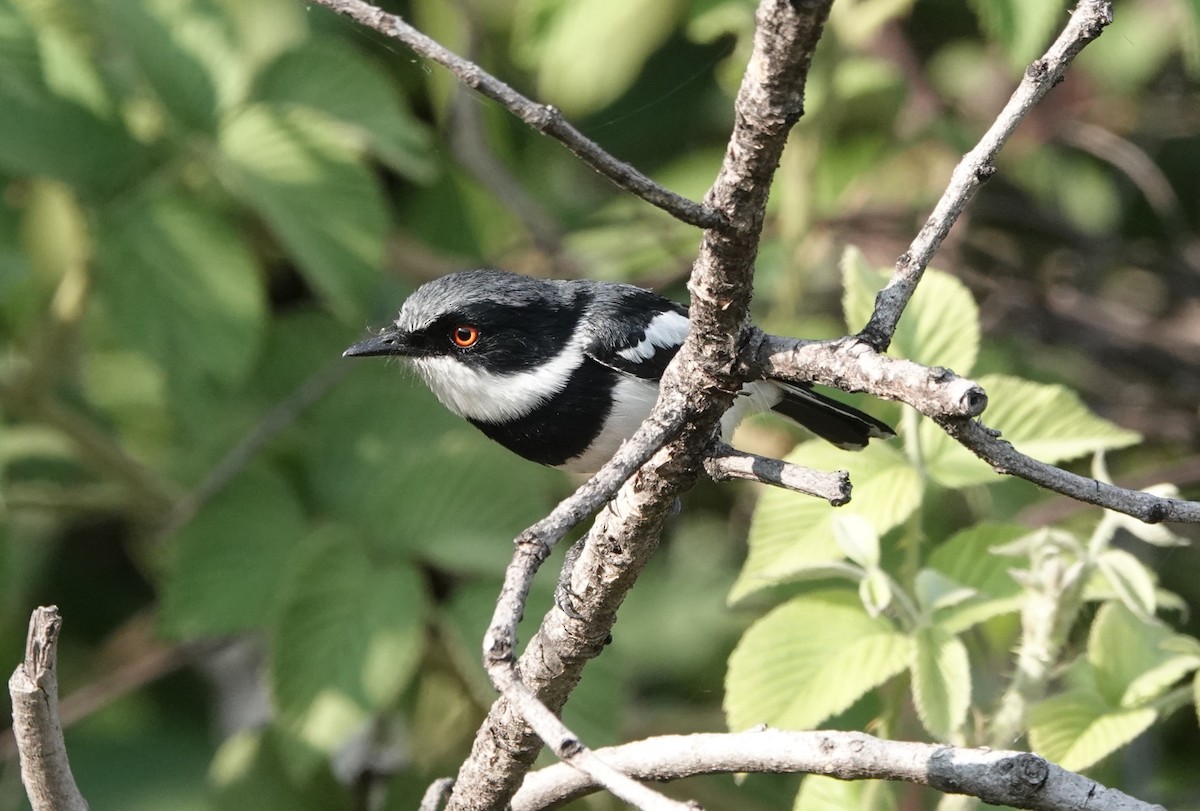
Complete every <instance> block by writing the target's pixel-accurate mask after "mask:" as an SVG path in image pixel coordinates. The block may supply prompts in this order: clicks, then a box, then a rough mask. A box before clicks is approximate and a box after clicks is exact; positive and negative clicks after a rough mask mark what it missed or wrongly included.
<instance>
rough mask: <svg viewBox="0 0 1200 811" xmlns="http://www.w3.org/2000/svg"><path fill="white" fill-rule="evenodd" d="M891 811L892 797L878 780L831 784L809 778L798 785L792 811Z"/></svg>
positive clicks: (888, 787) (889, 789) (825, 779)
mask: <svg viewBox="0 0 1200 811" xmlns="http://www.w3.org/2000/svg"><path fill="white" fill-rule="evenodd" d="M847 808H854V809H857V810H858V811H894V810H895V808H896V795H895V792H894V791H893V789H892V787H891V785H890V784H888V783H886V782H884V781H882V780H835V779H834V778H832V777H825V776H824V775H821V774H810V775H807V776H806V777H805V778H804V782H803V783H801V784H800V793H799V794H797V795H796V803H795V805H793V806H792V811H846V809H847Z"/></svg>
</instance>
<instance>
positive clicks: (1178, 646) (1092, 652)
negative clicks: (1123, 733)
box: [1087, 602, 1200, 707]
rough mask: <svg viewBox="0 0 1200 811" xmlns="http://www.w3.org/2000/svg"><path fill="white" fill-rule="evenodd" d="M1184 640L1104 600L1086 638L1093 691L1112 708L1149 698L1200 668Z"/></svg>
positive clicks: (1194, 654) (1190, 647) (1137, 702)
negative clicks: (1101, 696)
mask: <svg viewBox="0 0 1200 811" xmlns="http://www.w3.org/2000/svg"><path fill="white" fill-rule="evenodd" d="M1189 641H1190V637H1184V636H1182V635H1179V634H1175V633H1174V632H1172V631H1171V629H1170V628H1168V627H1167V626H1165V625H1163V624H1162V623H1160V622H1158V621H1157V620H1151V621H1149V622H1147V621H1145V620H1143V619H1141V618H1139V617H1138V616H1137V615H1135V614H1134V613H1133V612H1132V611H1130V610H1129V609H1128V608H1126V607H1125V605H1123V604H1122V603H1116V602H1111V603H1105V604H1104V605H1102V606H1101V607H1100V610H1099V611H1098V612H1096V619H1095V620H1093V622H1092V628H1091V633H1090V635H1089V637H1088V653H1087V657H1088V662H1089V663H1090V664H1091V665H1092V667H1093V669H1094V671H1095V681H1096V688H1097V690H1098V691H1099V692H1100V694H1101V695H1103V696H1104V698H1105V700H1106V701H1107V702H1108V703H1109V704H1110V705H1112V706H1118V707H1136V706H1138V705H1139V704H1142V703H1144V702H1147V701H1152V700H1153V699H1155V698H1157V697H1158V696H1160V695H1162V693H1163V692H1165V691H1166V690H1167V689H1168V688H1169V687H1171V686H1172V685H1174V684H1176V683H1177V682H1178V681H1179V680H1180V679H1181V678H1183V676H1184V675H1186V674H1187V673H1190V672H1191V671H1193V670H1195V669H1196V668H1197V667H1200V655H1198V654H1197V651H1196V649H1195V647H1194V646H1190V645H1187V644H1186V643H1187V642H1189Z"/></svg>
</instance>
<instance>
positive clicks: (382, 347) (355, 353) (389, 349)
mask: <svg viewBox="0 0 1200 811" xmlns="http://www.w3.org/2000/svg"><path fill="white" fill-rule="evenodd" d="M414 354H416V347H414V346H413V345H412V344H411V343H409V341H408V336H407V335H406V334H405V333H403V332H401V331H399V330H398V329H396V328H394V327H389V328H388V329H385V330H384V331H383V332H381V333H379V334H378V335H375V336H372V337H370V338H367V339H366V340H365V341H359V342H358V343H356V344H355V345H354V346H352V347H350V348H349V349H347V350H346V351H345V352H343V353H342V357H343V358H366V357H371V356H373V355H414Z"/></svg>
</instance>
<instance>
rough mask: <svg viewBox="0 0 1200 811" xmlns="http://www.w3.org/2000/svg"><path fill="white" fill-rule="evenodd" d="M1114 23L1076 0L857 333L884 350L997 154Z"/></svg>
mask: <svg viewBox="0 0 1200 811" xmlns="http://www.w3.org/2000/svg"><path fill="white" fill-rule="evenodd" d="M1111 22H1112V3H1111V2H1108V0H1080V2H1079V4H1078V5H1077V6H1076V7H1075V10H1074V11H1073V12H1072V14H1071V21H1070V22H1069V23H1068V24H1067V26H1066V28H1064V29H1063V32H1062V33H1061V34H1059V36H1058V39H1056V40H1055V41H1054V44H1053V45H1051V46H1050V49H1049V50H1048V51H1046V53H1045V55H1044V56H1042V58H1041V59H1038V60H1036V61H1035V62H1033V64H1031V65H1030V66H1029V67H1028V68H1027V69H1026V70H1025V77H1024V78H1023V79H1022V80H1021V84H1020V85H1018V87H1017V89H1016V91H1015V92H1014V93H1013V94H1012V97H1011V98H1010V99H1009V100H1008V104H1006V105H1005V106H1004V109H1003V110H1001V112H1000V115H998V116H997V117H996V120H995V121H994V122H993V123H992V126H991V127H989V128H988V131H987V132H985V133H984V134H983V137H982V138H981V139H980V140H979V143H978V144H976V145H975V148H974V149H972V150H971V151H970V152H968V153H967V154H966V155H964V156H963V158H962V160H961V161H960V162H959V164H958V166H956V167H955V169H954V173H953V174H952V175H951V177H950V185H948V186H947V187H946V191H945V192H944V193H943V194H942V198H941V199H940V200H938V202H937V205H936V206H934V209H933V213H932V214H930V215H929V219H928V220H927V221H926V222H925V225H924V227H922V228H921V231H920V233H918V234H917V237H916V239H914V240H913V242H912V244H911V245H910V246H909V248H908V250H907V251H905V252H904V254H903V255H901V257H900V258H899V259H898V260H896V270H895V272H894V273H893V274H892V278H891V281H889V282H888V285H887V287H885V288H884V289H883V290H881V291H880V293H879V295H878V296H876V297H875V312H874V313H872V314H871V320H870V321H868V322H867V325H866V327H864V328H863V331H862V332H860V333H859V337H860V338H862V340H864V341H866V342H867V343H868V344H870V345H871V346H874V347H875V348H877V349H879V350H886V349H887V348H888V345H889V344H890V343H891V341H892V333H894V332H895V331H896V324H897V323H899V321H900V315H901V314H902V313H903V312H904V308H905V307H906V306H907V305H908V300H909V299H910V298H912V294H913V292H914V291H915V290H916V289H917V283H918V282H920V281H921V276H922V274H923V273H924V272H925V268H926V267H927V266H928V265H929V261H930V260H931V259H932V258H933V254H934V253H935V252H936V251H937V249H938V246H939V245H941V244H942V240H944V239H945V238H946V235H947V234H949V233H950V229H951V228H952V227H954V223H955V222H956V221H957V220H958V215H959V214H961V213H962V212H963V209H965V208H966V207H967V204H968V203H969V202H971V199H972V198H973V197H974V196H975V192H977V191H979V187H980V186H982V185H983V184H984V182H985V181H986V180H987V179H988V178H990V177H991V176H992V175H994V174H995V173H996V165H995V161H996V156H997V155H998V154H999V153H1000V149H1001V148H1002V147H1003V146H1004V144H1005V142H1007V141H1008V138H1009V136H1010V135H1012V134H1013V132H1014V131H1015V130H1016V128H1017V125H1019V124H1020V123H1021V121H1022V120H1023V119H1024V118H1025V116H1026V115H1028V114H1029V111H1030V110H1031V109H1033V106H1034V105H1035V104H1037V103H1038V102H1039V101H1040V100H1041V99H1042V97H1043V96H1045V95H1046V93H1047V92H1049V90H1050V88H1052V87H1054V85H1056V84H1058V83H1059V82H1061V81H1062V80H1063V77H1064V75H1065V74H1066V71H1067V68H1068V67H1069V66H1070V64H1071V62H1072V61H1073V60H1074V59H1075V57H1076V55H1078V54H1079V52H1080V51H1082V50H1083V48H1084V46H1086V45H1087V44H1088V43H1089V42H1091V41H1092V40H1094V39H1095V38H1096V37H1098V36H1100V33H1101V32H1102V31H1103V30H1104V27H1105V26H1107V25H1108V24H1109V23H1111Z"/></svg>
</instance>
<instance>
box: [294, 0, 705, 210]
mask: <svg viewBox="0 0 1200 811" xmlns="http://www.w3.org/2000/svg"><path fill="white" fill-rule="evenodd" d="M316 2H317V3H319V4H320V5H322V6H325V7H326V8H328V9H330V10H332V11H335V12H337V13H338V14H343V15H345V16H347V17H349V18H351V19H352V20H354V21H355V22H358V23H360V24H362V25H365V26H367V27H368V28H371V29H374V30H375V31H378V32H379V33H381V34H383V35H384V36H387V37H391V38H392V39H395V40H398V41H399V42H403V43H404V44H405V45H407V46H408V47H409V48H411V49H412V50H413V51H414V52H415V53H417V54H419V55H420V56H423V57H425V58H426V59H428V60H430V61H432V62H437V63H438V64H439V65H441V66H443V67H444V68H446V69H447V70H449V71H450V72H451V73H452V74H454V76H455V78H457V79H458V80H459V81H460V82H462V83H463V84H465V85H466V86H467V87H470V88H472V89H473V90H475V91H477V92H478V93H479V94H480V95H483V96H487V97H488V98H489V99H492V100H493V101H496V102H499V103H500V104H502V105H504V107H506V108H507V109H508V110H510V111H511V112H512V113H513V114H514V115H516V116H517V117H518V118H520V119H521V120H522V121H524V122H525V123H526V124H528V125H529V126H531V127H533V128H534V129H535V130H537V131H538V132H540V133H542V134H544V135H548V136H550V137H551V138H553V139H554V140H556V141H558V142H559V143H561V144H562V145H563V146H565V147H566V148H567V149H569V150H571V152H573V153H574V154H575V155H576V156H577V157H578V158H579V159H580V160H582V161H583V162H584V163H586V164H587V165H588V166H590V167H592V168H593V169H595V170H596V171H597V172H599V173H600V174H602V175H604V176H605V177H606V178H608V179H609V180H611V181H612V182H613V183H615V184H616V185H617V186H619V187H620V188H622V189H625V190H626V191H629V192H632V193H633V194H636V195H637V196H638V197H640V198H642V199H643V200H645V201H646V202H647V203H650V205H652V206H657V207H658V208H661V209H662V210H663V211H666V212H667V213H668V214H670V215H672V216H673V217H675V218H677V219H679V220H681V221H682V222H686V223H689V224H690V225H695V226H698V227H701V228H718V227H720V226H721V224H722V223H721V219H720V216H719V215H718V214H717V213H716V212H714V211H713V210H712V209H711V208H708V207H705V206H703V205H700V204H699V203H696V202H694V201H692V200H688V199H687V198H685V197H681V196H679V195H678V194H675V193H674V192H672V191H668V190H667V189H664V188H663V187H662V186H660V185H658V184H657V183H655V182H654V181H653V180H651V179H650V178H648V177H646V175H644V174H642V173H641V172H639V171H638V170H637V169H634V168H633V167H632V166H630V165H629V164H627V163H624V162H623V161H619V160H617V159H616V158H614V157H613V156H612V155H610V154H608V153H607V152H605V151H604V150H603V149H601V148H600V146H599V144H597V143H596V142H595V141H593V140H591V139H590V138H588V137H587V136H585V135H584V134H583V133H582V132H580V131H579V130H577V129H576V128H575V127H574V126H572V125H571V124H570V123H569V122H568V121H567V120H566V119H565V118H563V116H562V113H560V112H559V111H558V110H556V109H555V108H554V107H551V106H550V105H548V104H538V103H537V102H535V101H533V100H532V99H529V98H526V97H525V96H523V95H521V94H520V93H518V92H517V91H516V90H514V89H513V88H511V87H509V86H508V85H506V84H505V83H504V82H502V81H500V80H499V79H497V78H496V77H495V76H492V75H491V74H490V73H488V72H487V71H485V70H483V68H481V67H479V66H478V65H476V64H475V63H474V62H471V61H469V60H466V59H463V58H462V57H461V56H459V55H457V54H455V53H453V52H451V51H450V50H449V49H447V48H445V47H443V46H442V45H441V44H440V43H438V42H435V41H434V40H433V39H430V38H429V37H427V36H425V35H424V34H422V33H421V32H420V31H418V30H417V29H415V28H413V27H412V26H411V25H409V24H408V23H406V22H405V21H404V20H403V19H402V18H401V17H400V16H399V15H396V14H389V13H387V12H386V11H384V10H383V9H380V8H377V7H375V6H372V5H371V4H369V3H365V2H362V0H316Z"/></svg>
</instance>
